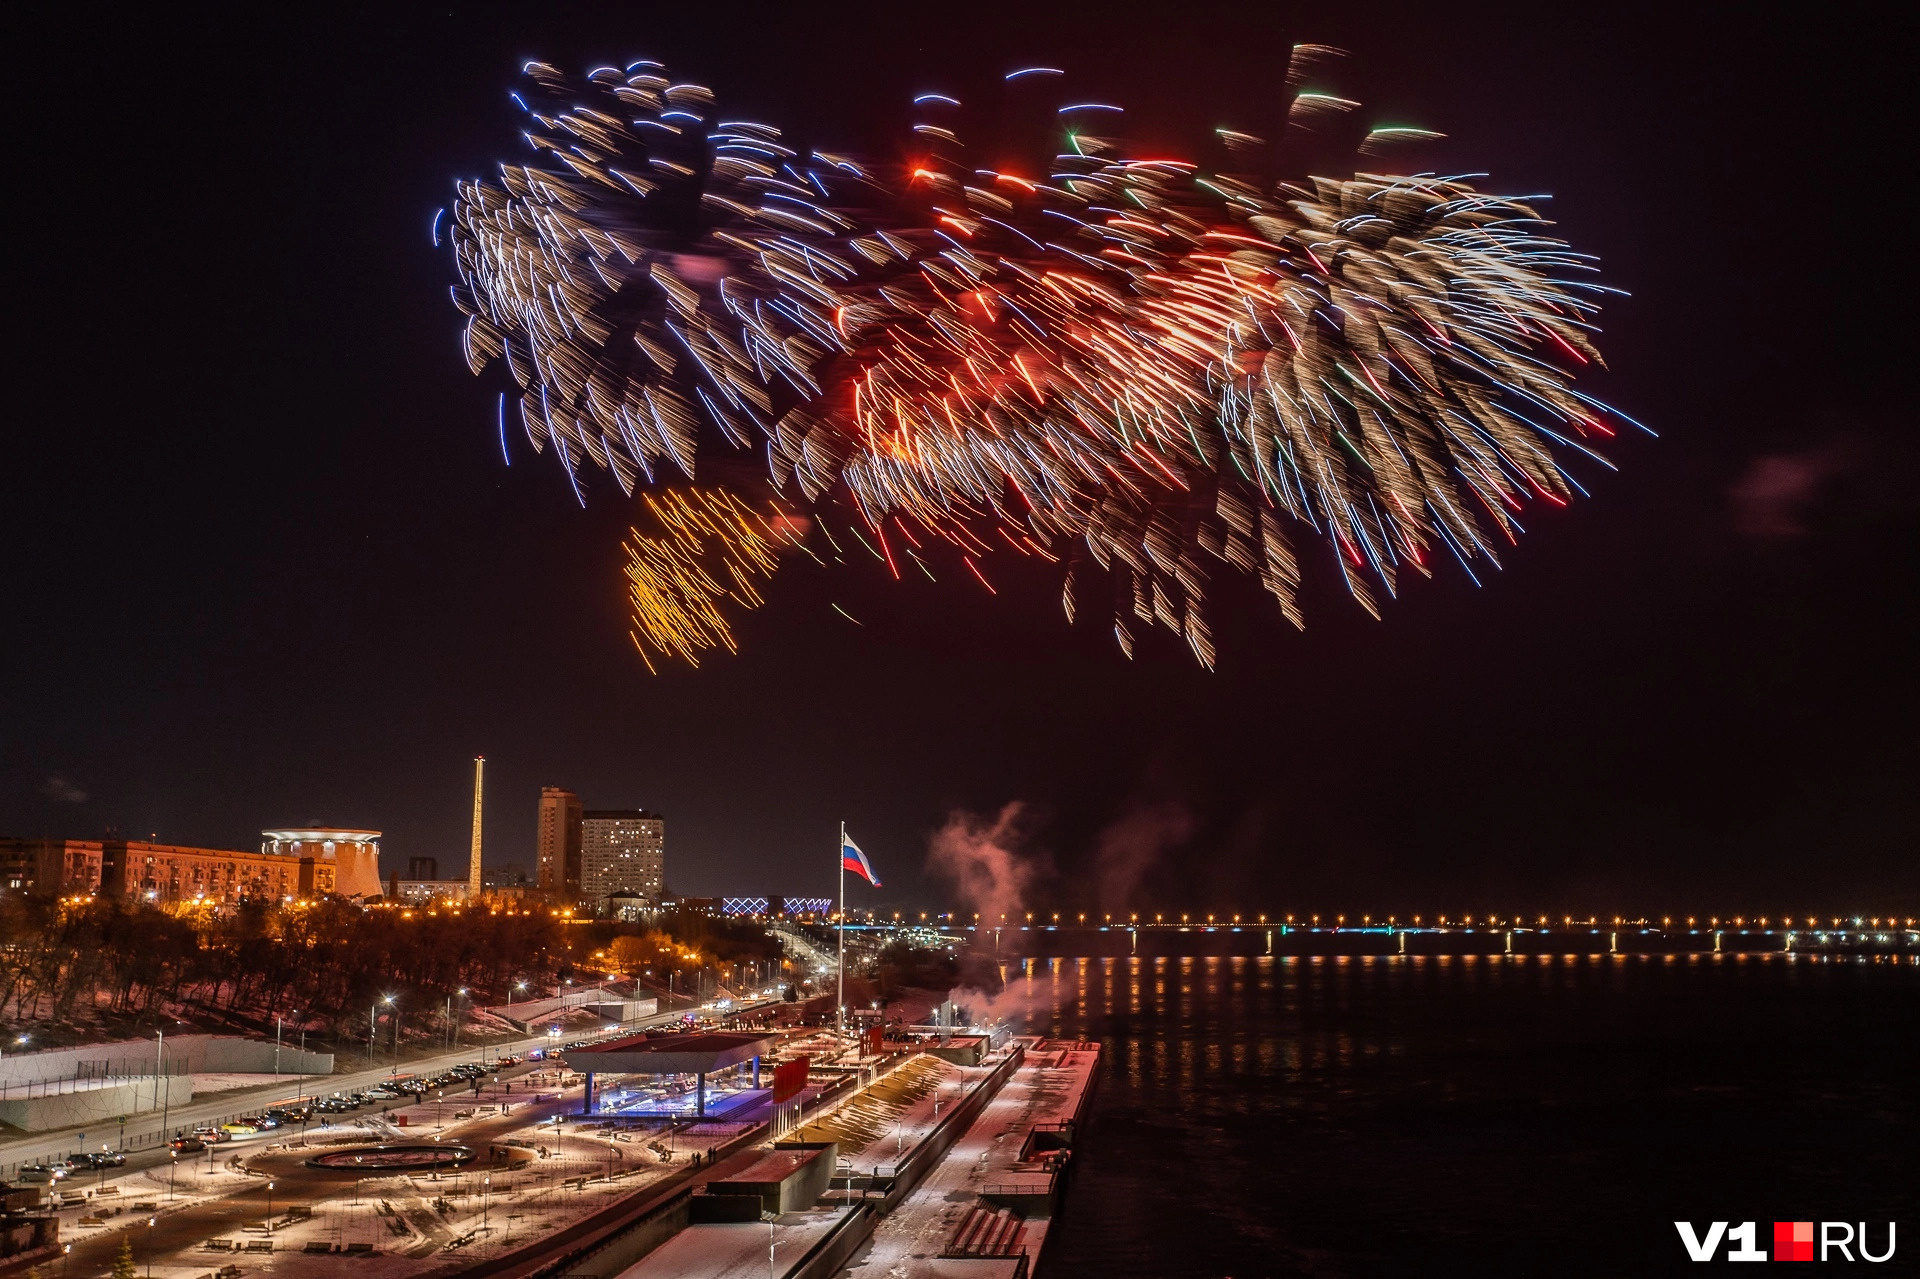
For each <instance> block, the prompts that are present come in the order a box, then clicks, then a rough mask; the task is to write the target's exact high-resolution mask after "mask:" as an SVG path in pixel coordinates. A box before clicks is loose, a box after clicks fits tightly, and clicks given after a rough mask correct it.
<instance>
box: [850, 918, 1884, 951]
mask: <svg viewBox="0 0 1920 1279" xmlns="http://www.w3.org/2000/svg"><path fill="white" fill-rule="evenodd" d="M906 926H907V925H906V924H905V923H904V922H903V923H901V924H898V925H894V924H880V923H875V924H871V925H857V924H849V925H848V931H849V932H853V931H867V930H872V931H892V930H893V929H894V928H904V927H906ZM916 926H917V927H919V928H924V929H929V930H932V931H935V932H938V933H942V934H945V935H947V936H951V937H954V938H956V939H961V940H964V941H965V942H966V943H967V944H968V945H970V946H972V947H974V948H976V949H979V950H982V951H987V952H990V953H995V954H1001V955H1006V956H1009V957H1025V956H1036V957H1047V956H1056V955H1060V956H1068V955H1071V956H1081V955H1085V956H1124V955H1148V956H1154V955H1500V954H1508V955H1523V954H1524V955H1549V954H1551V955H1569V954H1589V955H1591V954H1652V955H1684V954H1741V955H1754V954H1807V955H1905V956H1908V957H1910V958H1920V920H1917V919H1910V918H1882V919H1864V918H1863V919H1860V920H1852V919H1840V920H1821V919H1814V920H1807V919H1796V920H1794V921H1792V922H1791V923H1789V922H1787V921H1784V920H1774V919H1769V920H1757V919H1746V918H1741V919H1710V920H1708V919H1694V920H1664V921H1656V920H1626V919H1620V920H1611V919H1609V920H1600V919H1587V920H1577V919H1569V918H1562V919H1561V920H1559V921H1557V922H1556V921H1546V920H1540V919H1538V918H1536V919H1534V920H1530V921H1525V922H1523V921H1520V920H1511V919H1509V920H1501V919H1497V918H1493V917H1487V918H1485V919H1477V920H1467V919H1464V918H1463V919H1459V920H1450V921H1448V922H1445V923H1432V922H1420V921H1416V922H1414V923H1411V924H1408V923H1404V922H1401V921H1398V920H1394V921H1390V922H1387V923H1379V922H1376V921H1374V920H1373V919H1371V918H1369V917H1363V920H1362V922H1360V923H1359V924H1349V923H1345V922H1338V921H1337V920H1336V921H1335V922H1329V921H1327V920H1326V919H1324V918H1320V919H1319V920H1318V922H1315V920H1314V919H1313V917H1309V918H1308V920H1306V921H1296V922H1288V921H1284V920H1283V921H1280V922H1269V921H1262V920H1258V919H1256V920H1255V921H1254V922H1251V923H1249V922H1244V921H1243V922H1239V923H1235V922H1232V921H1231V920H1230V919H1229V920H1216V921H1215V922H1213V923H1206V922H1200V921H1191V922H1187V923H1175V922H1158V923H1141V922H1128V923H1100V924H1093V923H1085V924H1082V923H1078V922H1075V923H1059V924H1055V923H1037V922H1036V923H1031V924H1028V923H1020V924H1013V923H1008V924H1004V925H1001V926H999V927H993V926H989V925H986V924H980V925H973V924H958V923H948V922H928V923H923V924H918V925H916Z"/></svg>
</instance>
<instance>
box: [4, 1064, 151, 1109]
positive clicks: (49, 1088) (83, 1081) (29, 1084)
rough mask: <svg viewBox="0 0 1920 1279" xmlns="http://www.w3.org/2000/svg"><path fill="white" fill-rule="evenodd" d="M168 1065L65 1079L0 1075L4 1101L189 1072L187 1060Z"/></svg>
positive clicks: (83, 1090)
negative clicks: (5, 1077)
mask: <svg viewBox="0 0 1920 1279" xmlns="http://www.w3.org/2000/svg"><path fill="white" fill-rule="evenodd" d="M83 1064H84V1065H87V1066H101V1067H106V1066H109V1065H111V1064H112V1063H110V1062H104V1061H103V1062H85V1063H83ZM167 1065H168V1066H170V1067H172V1069H166V1070H143V1071H138V1072H128V1073H116V1072H113V1071H109V1070H105V1069H102V1070H100V1071H99V1072H98V1073H94V1072H92V1071H85V1072H82V1073H80V1074H75V1075H68V1076H66V1077H65V1078H63V1079H0V1101H24V1100H26V1099H27V1098H30V1097H58V1096H61V1095H63V1094H66V1093H73V1092H94V1091H96V1090H98V1089H101V1088H113V1087H116V1086H118V1085H120V1084H145V1085H147V1086H149V1087H151V1086H152V1084H153V1081H154V1080H155V1079H169V1078H178V1077H179V1076H181V1075H184V1074H187V1073H188V1072H187V1070H186V1068H185V1063H184V1062H168V1063H167Z"/></svg>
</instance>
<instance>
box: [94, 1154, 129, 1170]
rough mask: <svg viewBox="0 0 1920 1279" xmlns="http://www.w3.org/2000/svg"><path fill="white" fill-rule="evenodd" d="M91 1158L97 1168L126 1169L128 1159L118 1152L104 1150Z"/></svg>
mask: <svg viewBox="0 0 1920 1279" xmlns="http://www.w3.org/2000/svg"><path fill="white" fill-rule="evenodd" d="M91 1158H92V1159H93V1166H94V1167H95V1168H124V1167H126V1163H127V1157H126V1156H125V1155H123V1154H121V1153H120V1152H119V1151H117V1150H102V1151H101V1152H100V1153H98V1154H96V1155H93V1156H91Z"/></svg>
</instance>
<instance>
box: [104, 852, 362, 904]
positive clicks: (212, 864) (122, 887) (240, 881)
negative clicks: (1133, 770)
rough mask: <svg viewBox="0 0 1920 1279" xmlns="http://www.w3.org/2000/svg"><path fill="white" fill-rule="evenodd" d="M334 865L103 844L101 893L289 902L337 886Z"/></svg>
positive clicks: (308, 859)
mask: <svg viewBox="0 0 1920 1279" xmlns="http://www.w3.org/2000/svg"><path fill="white" fill-rule="evenodd" d="M335 884H336V881H335V867H334V865H333V864H332V863H330V862H327V861H325V860H324V859H322V858H319V857H311V856H309V857H289V856H281V855H275V854H270V853H243V852H238V851H235V850H233V849H220V848H184V847H181V846H180V845H177V844H149V843H143V842H141V841H138V840H123V839H122V840H116V839H109V840H104V841H102V842H101V859H100V891H101V893H102V894H103V895H105V896H109V897H134V898H141V899H144V900H146V901H149V902H154V903H157V904H165V903H168V902H183V901H207V902H212V903H214V904H215V905H231V904H233V903H235V902H238V901H240V900H241V899H242V898H249V897H252V898H270V899H275V900H281V901H287V900H292V899H294V898H297V897H315V896H318V895H320V894H322V893H331V892H334V891H336V888H335Z"/></svg>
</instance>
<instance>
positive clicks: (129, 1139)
mask: <svg viewBox="0 0 1920 1279" xmlns="http://www.w3.org/2000/svg"><path fill="white" fill-rule="evenodd" d="M758 1007H760V1006H759V1005H756V1006H755V1009H757V1008H758ZM755 1009H745V1008H743V1009H741V1010H740V1012H742V1013H746V1012H750V1011H754V1010H755ZM685 1015H686V1014H685V1012H684V1010H682V1011H676V1012H667V1013H661V1014H659V1015H657V1016H654V1017H648V1018H644V1019H642V1020H640V1021H636V1022H631V1023H629V1024H628V1025H626V1026H623V1027H622V1028H621V1029H620V1030H619V1031H618V1032H616V1033H620V1034H627V1033H631V1032H633V1031H635V1030H644V1029H647V1028H650V1027H657V1026H664V1025H668V1024H670V1023H672V1022H675V1021H678V1020H679V1019H680V1018H681V1017H683V1016H685ZM582 1037H584V1036H582ZM592 1037H593V1038H600V1037H603V1036H592ZM568 1042H573V1041H572V1040H571V1039H570V1040H569V1041H568ZM551 1043H552V1041H551V1040H550V1039H549V1037H548V1036H546V1035H536V1036H531V1037H529V1038H527V1039H521V1040H514V1041H511V1042H508V1043H504V1044H490V1045H488V1046H487V1047H486V1049H485V1050H484V1051H485V1053H486V1055H487V1056H489V1057H496V1056H511V1055H515V1054H519V1055H523V1056H524V1055H525V1054H526V1053H527V1052H528V1051H530V1050H532V1049H535V1048H547V1047H549V1046H551ZM481 1052H482V1050H481V1049H479V1048H474V1047H467V1048H463V1049H460V1050H459V1051H457V1052H450V1053H436V1054H434V1055H433V1056H431V1057H416V1058H412V1059H409V1060H403V1061H402V1062H401V1063H400V1071H401V1073H404V1074H415V1075H431V1074H438V1073H439V1072H440V1071H443V1070H445V1069H447V1068H448V1067H450V1066H457V1065H459V1064H461V1063H462V1062H468V1061H476V1060H479V1059H480V1054H481ZM393 1073H394V1066H393V1063H392V1061H391V1060H389V1061H387V1062H386V1063H385V1064H380V1065H375V1066H374V1067H372V1068H371V1069H367V1070H359V1071H355V1072H353V1073H352V1074H345V1075H342V1074H333V1075H309V1076H305V1077H304V1078H303V1079H302V1080H301V1082H300V1083H299V1084H298V1085H297V1087H298V1088H299V1090H300V1093H301V1095H307V1096H311V1095H314V1094H316V1093H317V1094H320V1095H325V1094H327V1093H335V1092H358V1091H360V1090H361V1089H364V1088H371V1087H373V1086H374V1085H375V1084H377V1083H380V1082H381V1081H382V1080H385V1079H387V1078H389V1077H391V1076H392V1075H393ZM294 1087H296V1085H295V1083H294V1081H293V1079H292V1078H290V1079H289V1080H288V1082H287V1083H286V1084H283V1085H280V1086H278V1087H274V1086H271V1085H266V1086H262V1087H259V1088H244V1089H234V1090H231V1091H228V1092H218V1093H209V1094H208V1095H207V1096H206V1097H205V1098H204V1099H195V1100H194V1101H191V1102H189V1103H187V1104H186V1105H184V1106H175V1107H173V1108H172V1109H171V1110H170V1111H168V1112H167V1113H166V1115H165V1123H164V1124H163V1123H162V1115H161V1114H160V1113H158V1112H155V1113H152V1114H145V1115H137V1116H135V1117H133V1118H130V1119H129V1120H127V1126H126V1128H125V1130H124V1133H123V1132H122V1130H121V1128H120V1126H119V1125H118V1124H117V1123H114V1122H113V1121H112V1120H102V1121H100V1122H96V1123H88V1124H84V1125H80V1126H76V1127H74V1128H67V1129H62V1130H61V1131H59V1132H48V1133H34V1134H32V1135H31V1136H25V1137H20V1138H18V1139H16V1140H13V1141H5V1142H0V1178H4V1177H9V1176H11V1175H12V1174H14V1173H15V1172H17V1171H18V1170H19V1169H20V1167H21V1166H22V1165H24V1164H36V1163H42V1162H45V1161H47V1160H56V1159H64V1158H66V1157H67V1156H68V1155H71V1154H74V1153H76V1152H78V1151H80V1150H98V1149H100V1148H101V1146H103V1145H108V1146H120V1145H121V1144H122V1143H123V1142H124V1144H125V1145H127V1146H128V1147H134V1146H140V1145H144V1146H145V1150H144V1151H143V1152H142V1153H140V1154H136V1153H134V1152H133V1151H132V1150H130V1151H129V1154H128V1160H127V1162H128V1164H129V1166H138V1163H137V1162H136V1161H139V1160H142V1159H143V1157H144V1160H145V1161H146V1162H152V1163H164V1162H165V1161H166V1150H165V1147H164V1146H163V1145H160V1144H159V1138H160V1137H161V1134H162V1133H163V1132H166V1131H174V1132H177V1131H180V1130H182V1129H191V1128H195V1127H198V1126H199V1125H201V1124H208V1123H215V1122H219V1121H221V1120H224V1119H227V1118H230V1117H231V1116H234V1115H239V1114H251V1113H254V1112H256V1111H260V1110H264V1109H266V1108H267V1107H268V1106H270V1105H273V1104H275V1103H276V1102H279V1101H281V1100H282V1099H291V1098H292V1097H293V1096H294V1095H295V1094H294V1093H293V1092H290V1091H288V1089H290V1088H294ZM82 1133H84V1134H85V1135H86V1136H85V1140H84V1141H82V1140H81V1134H82Z"/></svg>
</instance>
